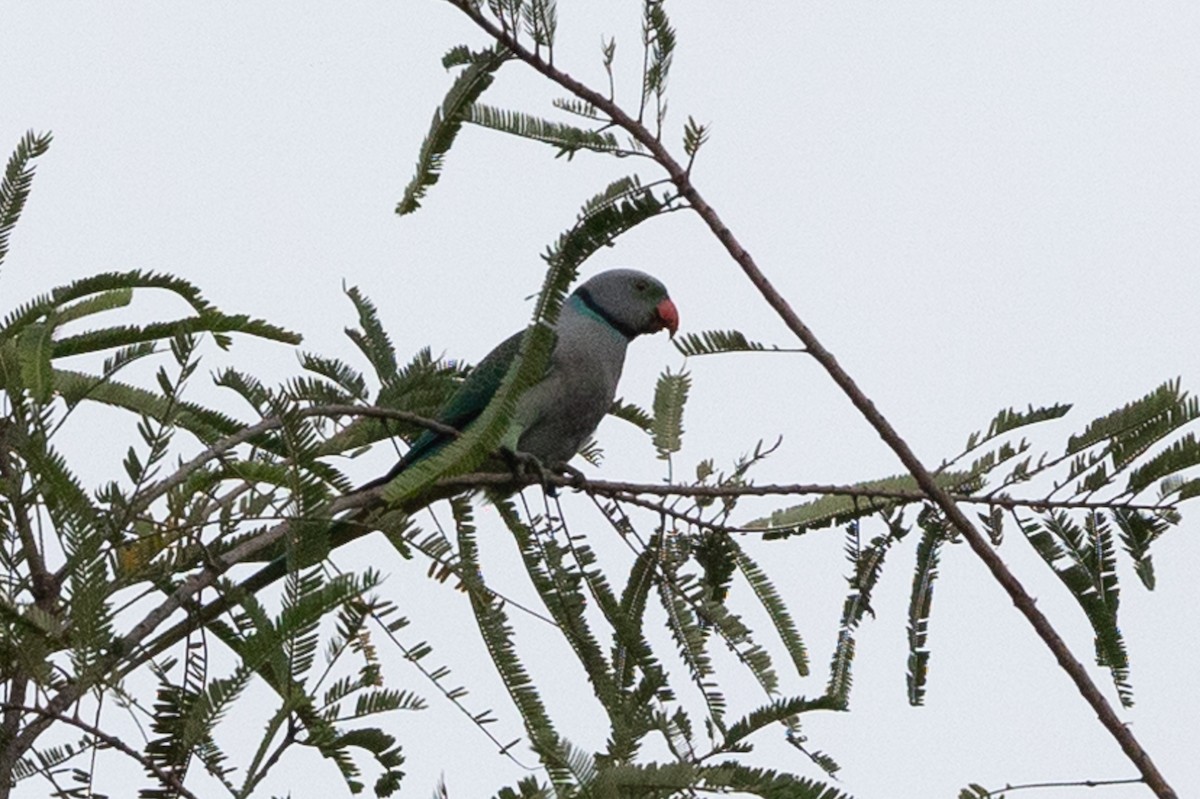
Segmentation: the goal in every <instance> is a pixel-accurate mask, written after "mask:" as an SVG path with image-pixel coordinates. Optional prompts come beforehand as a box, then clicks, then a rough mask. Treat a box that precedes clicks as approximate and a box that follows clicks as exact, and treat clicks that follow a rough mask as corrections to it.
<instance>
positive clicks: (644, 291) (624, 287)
mask: <svg viewBox="0 0 1200 799" xmlns="http://www.w3.org/2000/svg"><path fill="white" fill-rule="evenodd" d="M571 296H572V297H577V298H578V299H579V301H580V302H582V303H583V306H584V307H585V308H586V309H587V310H589V311H591V312H592V313H594V314H595V315H596V316H598V317H600V318H601V319H603V320H604V321H605V322H607V323H608V324H610V325H612V327H613V328H614V329H615V330H617V331H618V332H619V333H621V334H622V335H624V336H625V338H628V339H632V338H635V337H636V336H639V335H641V334H642V333H656V332H658V331H659V330H663V329H666V330H669V331H671V335H672V336H673V335H675V331H676V330H677V329H678V328H679V311H678V310H676V308H675V303H673V302H671V298H670V296H668V295H667V288H666V286H664V285H663V284H662V283H660V282H658V280H656V279H654V278H653V277H651V276H650V275H647V274H646V273H645V272H639V271H637V270H636V269H610V270H608V271H607V272H601V273H600V274H598V275H595V276H593V277H592V278H590V279H589V280H587V281H586V282H584V283H583V285H581V286H580V287H579V288H577V289H575V292H574V293H573V294H572V295H571Z"/></svg>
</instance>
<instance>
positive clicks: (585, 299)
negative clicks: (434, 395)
mask: <svg viewBox="0 0 1200 799" xmlns="http://www.w3.org/2000/svg"><path fill="white" fill-rule="evenodd" d="M678 327H679V312H678V311H677V310H676V308H675V303H673V302H672V301H671V298H670V297H669V296H668V295H667V289H666V288H665V287H664V286H663V284H662V283H660V282H659V281H657V280H655V279H654V278H653V277H651V276H650V275H647V274H645V273H644V272H639V271H637V270H634V269H612V270H609V271H607V272H601V273H600V274H598V275H596V276H594V277H592V278H591V279H590V280H588V281H586V282H584V283H583V284H582V285H581V286H579V288H577V289H575V291H574V292H573V293H572V294H571V295H570V296H569V297H568V298H567V300H566V302H564V303H563V307H562V312H561V313H560V314H559V317H558V321H557V323H556V324H555V326H554V333H555V337H556V338H555V344H554V350H553V352H552V353H551V355H550V363H549V366H548V367H547V370H546V374H545V376H544V377H543V378H542V380H541V381H540V382H538V383H536V384H534V385H533V386H532V387H530V388H529V390H528V391H526V392H525V393H524V394H523V395H522V396H521V398H520V400H519V401H518V403H517V407H516V411H515V413H514V414H513V419H512V423H511V426H510V428H509V433H508V435H506V437H505V440H504V442H503V445H504V446H505V447H506V448H508V449H510V450H512V451H514V452H518V453H525V454H528V455H532V456H533V457H535V458H537V460H538V461H540V462H541V463H542V464H543V465H545V466H550V467H552V466H556V465H558V464H562V463H566V462H567V461H568V460H570V459H571V458H572V457H574V456H575V454H576V453H577V452H578V451H579V448H580V447H581V446H583V443H584V442H585V441H586V440H587V438H588V436H590V435H591V434H592V433H593V432H594V431H595V429H596V427H597V425H599V424H600V421H601V420H602V419H603V418H604V415H605V414H606V413H608V409H609V408H610V407H611V406H612V402H613V398H614V397H615V396H616V393H617V381H618V380H619V379H620V377H621V368H622V367H623V366H624V364H625V348H626V347H627V346H628V345H629V342H630V341H633V339H635V338H637V337H638V336H639V335H641V334H642V333H655V332H658V331H659V330H663V329H666V330H669V331H670V332H671V335H672V336H673V335H675V331H676V330H677V329H678ZM522 334H523V333H515V334H513V335H512V336H510V337H509V338H507V339H505V340H504V342H502V343H501V344H500V345H499V346H497V347H496V348H495V349H493V350H492V351H491V352H489V353H488V354H487V355H486V356H485V357H484V359H483V360H482V361H480V362H479V365H478V366H476V367H475V369H474V370H472V371H471V373H470V374H469V375H468V376H467V379H466V380H465V381H463V384H462V385H461V386H459V388H458V390H457V391H455V393H454V394H453V395H452V396H451V397H450V399H449V401H448V402H447V403H446V404H445V406H443V408H442V409H441V411H440V412H439V413H438V415H437V420H438V421H439V422H441V423H443V424H445V425H448V426H450V427H453V428H455V429H457V430H465V429H466V428H467V426H468V425H469V424H471V422H472V421H474V420H475V419H476V418H477V417H478V416H479V415H480V414H481V413H482V412H483V409H484V408H486V407H487V404H488V403H489V402H490V401H491V399H492V397H493V396H495V394H496V391H497V389H499V387H500V383H501V382H502V381H503V379H504V376H505V374H506V373H507V372H508V368H509V366H510V365H511V364H512V362H513V359H514V358H515V357H516V355H517V352H518V350H519V349H520V346H521V336H522ZM451 438H452V436H450V435H447V434H444V433H437V432H434V431H432V430H426V431H425V432H424V433H422V434H421V435H420V436H418V437H417V439H416V440H415V441H414V442H413V444H412V447H411V448H410V449H409V450H408V452H407V453H405V455H404V457H403V458H401V459H400V462H399V463H397V464H396V465H395V467H393V468H392V470H391V471H390V472H388V473H387V474H386V475H384V476H383V477H380V478H379V479H377V480H373V481H371V482H370V483H367V484H366V485H364V486H362V488H363V489H367V488H374V487H376V486H380V485H383V484H385V483H387V482H389V481H390V480H391V479H392V478H394V477H395V476H396V475H398V474H400V472H402V471H404V470H405V469H406V468H408V467H409V466H411V465H412V464H414V463H416V462H417V461H420V460H422V459H423V458H426V457H429V456H430V455H431V454H433V453H434V452H436V451H437V450H438V449H440V448H441V447H442V446H444V445H445V444H447V443H448V442H449V441H450V439H451Z"/></svg>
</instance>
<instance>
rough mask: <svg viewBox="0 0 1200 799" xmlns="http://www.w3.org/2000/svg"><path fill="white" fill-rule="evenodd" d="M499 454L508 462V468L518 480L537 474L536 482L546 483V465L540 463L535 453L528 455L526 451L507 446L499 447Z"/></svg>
mask: <svg viewBox="0 0 1200 799" xmlns="http://www.w3.org/2000/svg"><path fill="white" fill-rule="evenodd" d="M500 455H501V456H502V457H503V458H504V461H505V462H506V463H507V464H508V468H509V469H511V470H512V473H513V477H514V478H515V479H517V480H520V479H521V478H523V477H526V476H529V475H537V478H538V482H540V483H541V484H542V485H546V467H545V466H543V465H542V462H541V461H540V460H538V458H537V456H536V455H530V454H529V453H528V452H516V451H514V450H511V449H508V448H507V447H501V448H500Z"/></svg>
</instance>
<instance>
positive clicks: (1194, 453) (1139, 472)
mask: <svg viewBox="0 0 1200 799" xmlns="http://www.w3.org/2000/svg"><path fill="white" fill-rule="evenodd" d="M1196 464H1200V441H1197V440H1196V436H1195V434H1194V433H1188V434H1187V435H1185V436H1183V437H1182V438H1180V439H1178V440H1176V441H1175V442H1174V443H1172V444H1171V446H1169V447H1167V448H1166V449H1165V450H1163V451H1162V452H1160V453H1158V454H1157V455H1155V456H1154V457H1153V458H1151V459H1150V460H1148V461H1146V462H1145V463H1144V464H1142V465H1141V466H1139V467H1138V468H1136V469H1134V470H1133V471H1132V472H1130V473H1129V484H1128V485H1127V486H1126V488H1125V490H1126V491H1127V492H1129V493H1130V494H1137V493H1139V492H1141V491H1142V490H1143V489H1144V488H1146V487H1147V486H1149V485H1150V484H1152V483H1154V482H1155V481H1157V480H1160V479H1162V478H1164V477H1169V476H1171V475H1174V474H1175V473H1176V472H1180V471H1182V470H1184V469H1188V468H1191V467H1192V466H1195V465H1196Z"/></svg>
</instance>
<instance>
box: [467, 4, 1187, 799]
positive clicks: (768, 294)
mask: <svg viewBox="0 0 1200 799" xmlns="http://www.w3.org/2000/svg"><path fill="white" fill-rule="evenodd" d="M449 1H450V2H451V3H452V4H453V5H454V6H455V7H456V8H458V9H459V10H460V11H462V12H463V13H464V14H466V15H467V16H468V17H470V18H471V20H472V21H473V22H474V23H475V24H476V25H477V26H478V27H480V28H481V29H482V30H484V31H485V32H486V33H487V34H488V35H489V36H491V37H492V38H493V39H495V40H496V41H498V42H500V43H502V44H503V45H504V46H505V47H507V48H508V49H509V50H510V51H511V52H512V53H513V55H514V56H516V58H518V59H520V60H521V61H523V62H525V63H526V64H528V65H529V66H530V67H532V68H533V69H534V70H536V71H537V72H539V73H541V74H542V75H544V76H545V77H547V78H549V79H550V80H552V81H554V82H555V83H557V84H558V85H559V86H562V87H563V88H564V89H566V90H567V91H569V92H571V93H572V94H574V95H575V96H576V97H578V98H580V99H581V100H584V101H586V102H588V103H591V104H592V105H593V106H594V107H596V108H597V109H599V110H600V111H602V112H604V113H605V114H607V115H608V116H609V118H610V119H611V120H612V121H613V122H614V123H615V124H616V125H618V126H620V127H621V128H623V129H624V130H625V131H626V132H628V133H629V134H630V135H631V136H633V138H634V139H636V140H637V141H638V142H640V143H641V144H642V145H643V146H645V147H646V149H647V150H648V151H649V152H650V153H651V154H652V155H653V156H654V159H655V160H656V161H657V162H658V163H659V165H660V166H661V167H662V168H663V169H665V170H666V172H667V174H668V175H669V176H670V178H671V181H672V182H673V183H674V184H675V185H676V187H677V188H678V189H679V193H680V194H681V195H682V196H683V197H684V199H686V200H687V201H688V203H689V205H691V207H692V208H693V209H694V210H695V211H696V213H697V214H699V215H700V218H701V219H702V220H704V223H705V224H706V225H707V226H708V228H709V229H710V230H711V231H712V233H713V235H715V236H716V237H717V240H718V241H720V242H721V244H722V245H723V246H724V247H725V250H726V251H727V252H728V253H729V255H730V257H731V258H733V260H734V261H736V262H737V264H738V265H739V266H740V267H741V268H742V272H743V273H744V274H745V275H746V277H747V278H748V279H749V280H750V282H751V283H752V284H754V286H755V288H757V289H758V291H759V293H760V294H762V296H763V299H764V300H766V302H767V304H768V305H770V306H771V308H772V309H774V310H775V312H776V314H778V315H779V317H780V319H782V320H783V322H784V324H786V325H787V326H788V328H789V329H790V330H791V331H792V332H793V333H794V334H795V335H796V337H797V338H799V339H800V341H801V342H803V343H804V346H805V347H806V348H807V349H808V352H809V354H810V355H812V357H813V358H815V359H816V361H817V362H818V363H819V364H821V366H822V367H823V368H824V369H825V371H826V372H827V373H828V374H829V376H830V377H831V378H832V379H833V381H834V382H835V383H836V384H837V385H838V387H839V388H841V389H842V391H843V392H844V393H845V394H846V396H847V397H848V398H849V399H850V401H851V403H853V405H854V407H856V408H858V410H859V412H860V413H861V414H862V415H863V417H864V418H865V419H866V420H867V422H868V423H869V424H870V425H871V426H872V427H873V428H875V431H876V432H877V433H878V434H879V436H880V438H882V439H883V440H884V442H885V443H886V444H887V445H888V446H889V447H890V448H891V450H892V451H893V452H894V453H896V456H897V457H898V458H899V459H900V462H901V463H903V464H904V467H905V468H906V469H908V471H909V472H910V473H911V474H912V475H913V477H914V478H915V479H916V481H917V484H918V485H919V486H920V487H921V489H922V490H923V491H925V492H926V493H927V494H928V496H929V497H930V498H931V499H932V501H933V502H935V503H936V504H937V505H938V507H939V508H940V509H941V510H942V512H943V513H944V514H945V516H946V518H947V519H948V520H949V521H950V523H951V524H953V525H954V526H955V527H956V528H957V529H958V531H959V532H960V533H961V534H962V536H963V537H964V538H965V539H966V540H967V543H968V544H969V545H970V547H971V549H972V551H974V552H975V554H976V555H977V556H978V557H979V558H980V559H981V560H982V561H983V562H984V565H985V566H987V568H988V570H989V571H990V572H991V573H992V576H993V577H994V578H995V579H996V581H997V582H998V583H1000V585H1001V587H1002V588H1003V589H1004V590H1005V591H1006V592H1007V593H1008V595H1009V597H1010V598H1011V599H1012V601H1013V604H1014V605H1016V607H1017V609H1018V610H1019V611H1020V612H1021V614H1022V615H1024V616H1025V618H1026V619H1027V620H1028V621H1029V623H1030V624H1031V625H1032V626H1033V628H1034V630H1035V631H1036V632H1037V634H1038V636H1039V637H1040V638H1041V639H1042V641H1043V642H1044V643H1045V644H1046V646H1047V647H1048V648H1049V649H1050V650H1051V652H1053V653H1054V657H1055V658H1056V659H1057V660H1058V663H1059V665H1060V666H1061V667H1062V669H1063V670H1064V671H1066V672H1067V675H1068V676H1069V677H1070V678H1071V680H1072V681H1073V682H1074V683H1075V686H1076V688H1077V689H1078V690H1079V692H1080V694H1082V695H1083V697H1084V699H1085V700H1086V701H1087V702H1088V704H1090V705H1091V706H1092V709H1093V710H1095V712H1096V715H1097V716H1098V717H1099V718H1100V722H1101V723H1102V724H1103V725H1104V726H1105V728H1106V729H1108V731H1109V733H1110V734H1111V735H1112V736H1113V737H1114V738H1115V739H1116V740H1117V743H1118V744H1119V745H1120V747H1121V749H1122V750H1124V752H1125V754H1126V755H1127V756H1128V757H1129V759H1130V760H1132V761H1133V763H1134V765H1135V766H1136V767H1137V768H1138V770H1139V771H1140V772H1141V773H1142V776H1143V777H1144V778H1145V780H1146V783H1147V784H1148V785H1149V786H1150V788H1151V789H1152V790H1153V791H1154V793H1155V795H1157V796H1159V797H1161V798H1162V799H1168V798H1169V799H1174V798H1175V797H1176V794H1175V791H1174V790H1173V789H1172V788H1171V786H1170V785H1168V784H1167V782H1166V780H1165V779H1164V778H1163V776H1162V774H1160V773H1159V771H1158V769H1157V767H1156V766H1155V765H1154V762H1153V761H1152V760H1151V759H1150V756H1149V754H1147V753H1146V751H1145V750H1144V749H1143V748H1142V747H1141V745H1140V744H1139V743H1138V741H1137V739H1136V738H1135V737H1134V735H1133V733H1132V732H1131V731H1130V730H1129V728H1127V727H1126V726H1125V725H1124V724H1123V723H1122V722H1121V719H1120V718H1119V717H1118V716H1117V714H1116V713H1115V712H1114V711H1113V708H1112V706H1111V705H1110V704H1109V702H1108V700H1107V699H1106V698H1105V697H1104V694H1102V693H1101V692H1100V689H1099V688H1098V687H1097V686H1096V684H1095V682H1093V680H1092V679H1091V677H1090V676H1089V675H1088V673H1087V669H1086V668H1084V666H1083V664H1082V663H1080V662H1079V660H1078V659H1077V658H1076V657H1075V656H1074V654H1073V653H1072V652H1071V650H1070V647H1068V646H1067V643H1066V642H1065V641H1064V640H1063V639H1062V637H1061V636H1060V635H1059V634H1058V632H1057V631H1056V630H1055V629H1054V627H1053V625H1051V624H1050V620H1049V619H1048V618H1046V616H1045V615H1044V614H1043V613H1042V612H1041V611H1040V610H1038V608H1037V605H1036V603H1035V601H1034V599H1033V597H1032V596H1030V595H1029V593H1028V592H1027V591H1026V590H1025V588H1024V586H1023V585H1021V583H1020V581H1019V580H1017V578H1016V577H1015V576H1014V575H1013V573H1012V572H1011V571H1009V569H1008V567H1007V566H1006V565H1005V563H1004V561H1003V560H1002V559H1001V558H1000V556H999V555H998V554H997V553H996V551H995V550H994V549H993V548H992V547H991V545H990V544H989V543H988V541H987V539H986V538H985V537H984V536H983V534H982V533H980V532H979V530H978V529H976V527H975V525H974V524H972V523H971V520H970V519H968V518H967V516H966V514H964V513H963V512H962V509H961V508H959V507H958V505H957V504H956V503H955V501H954V499H953V498H952V497H951V496H950V494H949V493H948V492H947V491H946V490H945V489H943V488H942V487H941V486H940V485H938V483H937V481H936V480H935V479H934V477H933V475H932V474H931V473H930V471H929V469H927V468H926V467H925V465H924V464H923V463H921V461H920V459H918V458H917V456H916V454H915V453H914V452H913V451H912V449H911V448H910V447H909V446H908V443H907V442H906V441H905V440H904V439H903V438H901V437H900V434H899V433H897V432H896V430H895V428H893V427H892V425H891V423H890V422H888V420H887V419H886V418H885V417H884V415H883V414H882V413H881V412H880V411H879V409H878V408H876V407H875V403H873V402H872V401H871V399H870V398H869V397H867V395H866V394H865V393H863V391H862V389H860V388H859V387H858V384H857V383H855V381H854V380H853V379H852V378H851V377H850V375H849V374H848V373H847V372H846V371H845V370H844V369H842V367H841V365H840V364H839V363H838V362H837V359H836V358H834V356H833V353H832V352H830V351H829V350H827V349H826V348H825V347H824V345H822V344H821V342H820V341H819V340H818V339H817V336H816V334H814V333H813V332H812V330H811V329H809V327H808V326H807V325H806V324H804V322H803V321H801V319H800V317H799V316H798V315H797V314H796V312H795V311H794V310H793V309H792V307H791V305H790V304H789V303H788V302H787V300H785V299H784V298H783V296H782V295H781V294H780V293H779V292H778V291H777V290H776V289H775V286H774V285H773V284H772V283H771V281H770V280H769V279H768V278H767V276H766V275H765V274H764V273H763V272H762V270H761V269H760V268H759V266H758V264H757V263H756V262H755V260H754V258H753V257H752V256H751V255H750V253H749V252H748V251H747V250H746V249H745V248H744V247H743V246H742V245H741V243H740V242H739V241H738V240H737V238H736V237H735V236H734V234H733V231H731V230H730V229H729V228H728V226H726V225H725V223H724V222H723V221H722V220H721V218H720V216H719V215H718V214H717V212H716V210H715V209H714V208H713V207H712V206H711V205H709V204H708V202H707V201H706V200H705V199H704V197H703V196H701V194H700V192H699V191H697V190H696V188H695V186H693V185H692V181H691V177H690V176H689V175H688V172H687V170H686V169H685V168H684V167H683V166H682V165H680V164H679V162H678V161H676V160H675V158H674V157H673V156H672V155H671V154H670V152H668V151H667V149H666V147H664V146H663V143H662V142H661V141H660V140H659V139H658V138H657V137H656V136H655V135H654V134H652V133H651V132H650V131H649V130H648V129H647V128H646V127H645V126H644V125H642V124H641V123H640V122H639V121H637V120H635V119H633V118H631V117H630V116H629V115H628V114H626V113H625V111H624V110H622V109H621V107H620V106H618V105H617V104H616V103H615V102H614V101H612V100H610V99H609V98H607V97H605V96H604V95H602V94H600V93H599V92H596V91H593V90H592V89H590V88H588V87H587V86H585V85H583V84H582V83H580V82H579V81H577V80H575V79H574V78H572V77H571V76H570V75H567V74H566V73H564V72H562V71H560V70H559V69H557V68H556V67H554V66H553V65H552V64H550V63H548V62H546V61H544V60H543V59H542V58H540V57H539V56H538V55H537V54H536V53H533V52H531V51H530V50H528V49H526V48H525V47H524V46H523V45H522V44H521V43H520V42H518V41H517V40H516V39H515V38H514V37H513V36H512V35H511V34H510V33H508V32H507V31H504V30H501V29H500V28H499V27H497V26H496V25H495V24H494V23H492V21H491V20H489V19H488V18H486V17H485V16H484V15H483V13H482V10H481V8H482V7H476V6H475V5H473V4H472V3H470V2H467V1H466V0H449Z"/></svg>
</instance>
